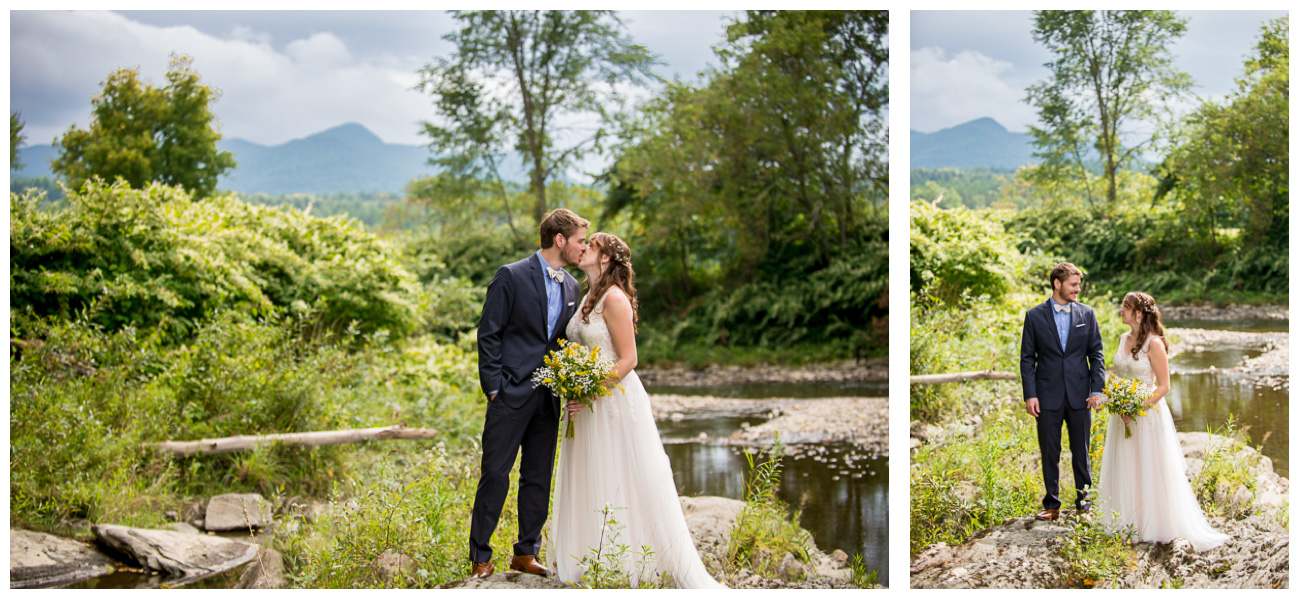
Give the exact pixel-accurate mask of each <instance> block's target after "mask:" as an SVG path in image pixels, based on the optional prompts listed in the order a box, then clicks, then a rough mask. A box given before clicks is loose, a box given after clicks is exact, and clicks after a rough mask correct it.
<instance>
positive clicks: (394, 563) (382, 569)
mask: <svg viewBox="0 0 1300 600" xmlns="http://www.w3.org/2000/svg"><path fill="white" fill-rule="evenodd" d="M414 565H415V561H413V560H411V557H409V556H407V555H405V554H400V553H397V552H393V551H392V550H391V549H389V550H384V553H383V554H380V555H379V558H376V559H375V565H374V568H375V577H377V578H378V579H379V581H382V582H384V583H389V584H391V583H395V582H398V581H400V580H401V579H402V578H404V577H406V575H408V574H409V573H410V572H411V568H412V567H413V566H414Z"/></svg>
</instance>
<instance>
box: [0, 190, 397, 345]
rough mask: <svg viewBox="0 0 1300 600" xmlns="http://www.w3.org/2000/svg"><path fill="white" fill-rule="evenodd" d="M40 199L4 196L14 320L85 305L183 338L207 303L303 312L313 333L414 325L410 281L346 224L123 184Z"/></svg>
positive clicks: (388, 253) (115, 320) (107, 321)
mask: <svg viewBox="0 0 1300 600" xmlns="http://www.w3.org/2000/svg"><path fill="white" fill-rule="evenodd" d="M38 198H39V197H38V196H35V195H31V194H28V195H24V196H14V195H11V196H10V199H11V202H10V213H9V214H10V265H11V269H12V274H11V284H12V288H11V291H10V298H9V300H10V306H11V307H12V308H13V310H14V312H15V314H16V315H21V318H19V319H16V321H15V322H16V323H21V321H22V320H23V319H27V318H30V317H43V316H60V317H62V318H64V319H69V318H71V317H72V316H73V315H76V314H79V313H81V312H85V313H86V314H87V315H88V317H89V318H90V319H91V320H93V321H94V322H96V323H99V324H102V325H104V326H106V327H109V328H110V329H116V328H120V327H123V326H126V325H131V324H134V325H136V326H139V327H142V328H145V329H152V328H155V327H157V328H160V329H162V330H164V331H167V332H169V334H171V335H173V336H176V337H184V336H186V335H189V334H190V333H191V332H193V331H194V330H195V328H196V327H197V323H198V322H199V320H201V319H203V318H204V317H205V316H207V315H208V314H210V313H211V312H212V311H214V310H218V309H233V310H235V311H238V312H241V313H246V314H248V315H250V316H252V315H257V314H261V313H265V312H266V311H269V310H270V309H272V308H274V307H281V308H289V309H291V310H292V311H294V312H295V313H305V312H308V311H309V310H310V312H311V314H312V315H313V316H314V318H315V326H316V329H317V330H320V331H326V330H328V331H342V330H343V329H344V328H346V327H348V326H349V325H350V324H352V323H353V322H356V324H357V327H358V328H359V329H360V330H361V331H363V332H373V331H378V330H383V329H387V330H389V331H391V332H394V333H402V332H407V331H411V330H412V329H413V328H414V327H415V322H416V313H415V310H416V306H415V304H414V303H413V302H412V299H413V298H414V296H415V291H416V288H415V278H414V277H413V276H412V275H411V274H410V273H409V272H407V271H406V270H405V269H403V268H402V267H401V265H400V264H399V263H398V257H397V255H396V252H395V251H394V250H393V249H392V248H391V246H390V245H389V244H387V243H386V242H384V241H382V240H380V239H378V238H376V237H375V236H373V235H371V234H368V233H366V232H365V231H364V230H363V229H362V228H361V227H360V226H359V225H357V224H356V223H355V222H353V221H348V220H344V219H342V218H338V217H335V218H331V219H316V218H312V217H308V216H305V215H303V214H301V213H300V212H298V211H286V210H277V209H273V208H268V207H262V206H255V205H250V204H245V203H243V202H241V201H239V200H237V199H235V198H233V197H231V196H215V197H211V198H208V199H205V200H193V199H191V198H190V196H189V194H187V193H185V192H184V191H181V190H179V189H177V188H172V187H167V186H161V185H156V184H154V185H150V186H149V187H148V188H147V189H143V190H134V189H131V188H129V187H128V186H127V185H126V184H125V183H124V182H120V181H119V182H118V183H115V184H113V185H111V186H110V185H105V184H102V183H97V182H92V183H89V184H87V186H86V187H85V188H84V189H83V190H82V191H80V192H76V193H72V194H71V195H70V196H69V197H68V198H67V200H68V203H69V205H70V206H69V207H68V208H67V209H61V210H54V211H44V210H40V209H39V208H38V206H37V204H38V201H39V199H38Z"/></svg>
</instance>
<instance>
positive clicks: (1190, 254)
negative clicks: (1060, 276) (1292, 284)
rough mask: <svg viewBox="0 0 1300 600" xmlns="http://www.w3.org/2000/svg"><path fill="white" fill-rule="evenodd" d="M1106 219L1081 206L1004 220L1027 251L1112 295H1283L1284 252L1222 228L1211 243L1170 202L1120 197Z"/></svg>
mask: <svg viewBox="0 0 1300 600" xmlns="http://www.w3.org/2000/svg"><path fill="white" fill-rule="evenodd" d="M1106 217H1107V218H1106V219H1104V220H1102V219H1098V218H1097V217H1096V215H1095V214H1094V213H1093V212H1092V211H1089V210H1087V209H1085V208H1083V207H1081V206H1078V205H1072V206H1071V205H1057V206H1047V205H1045V206H1041V207H1038V208H1030V209H1026V210H1022V211H1019V212H1017V213H1015V214H1013V215H1009V216H1007V217H1006V218H1005V223H1006V228H1007V229H1008V230H1010V231H1013V232H1016V233H1017V234H1019V235H1020V236H1021V237H1020V241H1019V244H1018V245H1019V247H1020V249H1021V250H1022V251H1024V252H1029V251H1039V252H1043V253H1045V254H1052V255H1058V256H1062V257H1064V258H1065V259H1066V260H1069V261H1070V262H1072V263H1074V264H1076V265H1079V267H1080V268H1082V269H1084V270H1085V271H1086V273H1087V277H1085V278H1084V280H1085V284H1086V285H1089V286H1091V287H1092V288H1093V289H1097V290H1107V291H1109V292H1111V293H1112V294H1113V295H1115V296H1122V295H1123V294H1124V293H1127V292H1130V291H1133V290H1141V291H1144V292H1147V293H1149V294H1152V295H1153V296H1155V298H1156V299H1157V301H1158V302H1160V303H1162V304H1174V303H1178V302H1180V301H1186V300H1193V301H1202V302H1203V301H1206V300H1210V301H1220V302H1222V301H1227V300H1236V301H1241V300H1242V299H1243V298H1244V299H1251V298H1262V299H1268V298H1279V297H1281V298H1285V295H1286V293H1287V281H1288V276H1287V272H1288V271H1287V269H1288V264H1289V262H1288V258H1287V256H1286V255H1285V254H1278V253H1277V252H1274V251H1269V250H1267V249H1265V248H1251V247H1248V242H1247V241H1246V240H1245V239H1244V238H1243V236H1241V235H1227V234H1226V232H1221V233H1220V234H1219V236H1218V237H1217V238H1216V240H1214V241H1213V242H1210V241H1207V240H1204V239H1202V238H1200V237H1198V236H1197V235H1196V234H1195V232H1194V231H1193V230H1191V229H1189V228H1188V226H1187V220H1186V219H1185V218H1184V215H1183V213H1182V212H1181V211H1179V210H1177V209H1176V208H1175V207H1171V206H1169V205H1165V204H1160V205H1156V206H1146V205H1141V204H1137V203H1128V204H1126V203H1124V202H1121V203H1120V204H1119V205H1117V206H1111V207H1110V209H1109V210H1108V211H1107V215H1106Z"/></svg>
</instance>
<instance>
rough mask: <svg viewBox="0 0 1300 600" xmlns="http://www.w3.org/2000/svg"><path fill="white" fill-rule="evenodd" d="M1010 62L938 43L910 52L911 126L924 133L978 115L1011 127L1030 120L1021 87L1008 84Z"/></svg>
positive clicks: (1011, 69) (1018, 128)
mask: <svg viewBox="0 0 1300 600" xmlns="http://www.w3.org/2000/svg"><path fill="white" fill-rule="evenodd" d="M1015 79H1016V67H1015V65H1013V64H1012V63H1010V62H1007V61H1003V60H997V59H994V58H990V57H988V56H985V55H984V54H982V53H980V52H978V51H975V50H961V51H959V52H957V53H956V54H953V55H949V53H948V52H946V51H944V50H943V49H942V48H936V47H927V48H919V49H915V50H913V51H912V65H911V88H912V91H911V101H912V110H911V119H912V123H911V128H912V129H915V130H917V131H923V132H926V133H930V132H933V131H936V130H939V129H944V128H946V127H952V126H954V125H960V124H962V123H965V122H967V121H971V120H974V119H978V118H980V117H992V118H993V119H994V120H996V121H997V122H998V123H1001V124H1002V126H1003V127H1006V128H1007V129H1008V130H1011V131H1025V129H1026V127H1027V125H1028V124H1029V123H1032V122H1034V121H1035V114H1034V110H1033V108H1031V107H1030V106H1029V105H1028V104H1025V103H1024V102H1022V101H1021V99H1022V98H1023V97H1024V87H1023V85H1020V84H1012V83H1010V82H1011V81H1014V80H1015Z"/></svg>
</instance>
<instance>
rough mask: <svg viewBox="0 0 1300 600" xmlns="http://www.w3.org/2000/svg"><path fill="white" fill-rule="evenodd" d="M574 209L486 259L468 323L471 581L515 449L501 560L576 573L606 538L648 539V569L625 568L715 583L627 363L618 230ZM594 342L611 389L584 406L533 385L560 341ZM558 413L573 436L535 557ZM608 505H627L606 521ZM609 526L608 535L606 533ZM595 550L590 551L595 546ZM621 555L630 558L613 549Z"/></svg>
mask: <svg viewBox="0 0 1300 600" xmlns="http://www.w3.org/2000/svg"><path fill="white" fill-rule="evenodd" d="M589 227H590V223H589V222H588V221H587V220H586V219H584V218H582V217H580V216H578V215H577V214H575V213H574V212H573V211H570V210H567V209H563V208H559V209H556V210H553V211H551V212H549V213H547V214H546V215H545V216H544V217H542V221H541V224H540V227H539V229H540V236H541V240H540V242H541V249H540V250H538V251H537V252H536V253H535V254H532V255H530V256H528V257H526V258H524V259H522V260H519V261H517V262H513V263H510V264H508V265H505V266H503V267H501V268H499V269H497V272H496V275H494V276H493V277H492V282H491V283H490V284H488V289H487V297H486V298H485V299H484V301H483V315H482V317H481V318H480V319H479V327H478V358H479V383H480V385H481V386H482V388H483V393H484V394H485V395H486V396H487V398H488V403H487V415H486V420H485V421H484V423H483V462H482V465H481V473H480V475H479V482H478V490H477V492H476V493H475V495H474V509H473V512H472V513H471V517H470V533H469V558H470V562H471V563H472V567H471V571H470V578H481V577H487V576H489V575H491V574H492V573H493V572H495V570H496V569H495V567H494V566H493V562H492V547H491V539H492V533H493V532H494V531H495V530H496V527H497V522H498V520H499V519H500V517H501V510H502V507H503V505H504V504H505V500H506V495H507V492H508V491H509V488H510V469H511V467H512V466H513V465H514V463H515V459H516V457H518V456H520V453H521V452H522V458H520V466H519V507H518V508H519V511H518V512H519V533H518V541H516V542H515V544H514V548H513V550H514V554H513V556H512V558H511V560H510V563H509V565H510V568H511V569H512V570H516V571H523V572H525V573H533V574H536V575H542V576H550V575H552V574H553V573H554V574H555V575H557V576H558V577H559V578H560V580H562V581H565V582H568V583H578V582H581V581H582V577H583V574H584V571H585V569H584V567H583V563H582V560H581V559H582V557H584V556H585V555H587V554H588V553H590V552H593V551H594V550H596V549H598V548H600V549H601V552H602V554H608V553H610V549H611V547H613V546H614V545H615V544H617V545H618V546H626V547H628V548H637V549H639V548H643V547H649V548H650V549H651V550H653V552H654V554H653V565H652V567H653V573H650V574H638V573H637V570H636V568H635V567H636V565H633V564H630V563H629V564H623V565H622V567H623V571H624V572H625V573H629V574H630V576H632V577H633V578H634V583H635V582H636V578H638V577H641V576H648V577H653V578H654V579H656V580H657V579H658V578H660V577H670V578H672V580H673V581H674V582H675V583H676V584H677V586H678V587H682V588H719V587H723V586H722V585H721V584H719V583H718V582H717V581H715V580H714V579H713V577H711V576H710V575H709V572H708V571H707V570H706V569H705V568H704V563H703V562H701V561H700V557H699V554H698V553H697V552H696V550H695V545H694V542H693V541H692V540H691V533H690V531H689V530H688V529H687V527H686V517H685V516H684V515H683V514H682V508H681V504H680V502H679V500H678V498H677V486H676V485H675V484H674V482H673V473H672V468H671V466H670V465H669V463H668V455H667V454H665V453H664V449H663V444H662V443H661V441H660V439H659V430H658V428H657V427H656V426H655V422H654V415H653V414H652V413H651V411H650V397H649V395H648V394H647V393H646V391H645V387H644V386H643V385H642V384H641V380H640V379H639V378H638V377H637V375H636V372H635V371H634V370H633V369H635V368H636V365H637V354H636V330H637V322H638V318H637V299H636V285H635V280H636V278H635V273H634V272H633V270H632V251H631V249H629V248H628V246H627V244H626V243H624V242H623V240H621V239H619V238H618V236H615V235H613V234H609V233H595V234H593V235H592V236H591V237H590V239H588V237H587V229H588V228H589ZM566 266H567V267H577V268H578V269H579V270H581V271H582V272H583V273H584V274H585V275H586V283H587V286H588V291H587V294H586V295H585V296H583V297H582V298H581V300H579V297H578V291H579V287H578V282H577V281H576V280H575V279H574V278H573V277H572V276H570V275H569V274H568V273H567V272H566V271H565V270H564V267H566ZM561 338H565V339H568V340H570V341H572V342H576V343H580V344H582V345H583V346H585V347H587V348H595V347H599V351H600V354H601V356H602V357H604V358H609V359H612V360H613V361H615V367H614V368H615V370H616V372H617V374H618V376H619V379H618V380H617V383H618V384H620V385H621V389H619V388H618V387H616V386H611V387H612V388H613V391H611V392H610V394H609V395H607V396H604V397H602V398H598V399H596V400H595V402H594V403H593V404H592V409H591V410H590V411H583V410H581V409H582V408H584V405H583V404H582V403H581V402H571V403H569V404H568V405H567V406H560V401H559V399H558V398H557V397H556V396H555V395H554V394H553V393H552V392H551V391H550V389H548V388H547V387H545V386H539V387H534V386H533V382H532V375H533V371H535V370H537V369H538V368H539V367H541V366H542V364H543V363H542V360H543V358H545V356H546V354H547V353H548V352H550V351H552V350H558V349H559V347H560V344H559V340H560V339H561ZM562 412H568V414H569V419H570V420H571V423H573V425H574V430H575V435H574V437H572V438H568V437H566V438H565V439H564V440H563V441H562V442H561V443H560V471H559V475H558V476H557V477H556V491H555V513H556V514H555V519H554V522H553V523H552V524H551V528H550V535H549V542H548V544H547V557H548V561H549V563H550V564H549V566H547V565H543V564H542V563H541V562H539V561H538V560H537V557H538V551H539V549H540V547H541V535H542V526H543V524H544V523H545V522H546V517H547V512H548V509H547V506H548V504H549V497H550V488H551V471H552V469H553V468H554V465H555V447H556V443H555V441H556V436H557V435H558V432H559V422H560V416H561V414H562ZM607 507H618V508H624V509H626V511H625V512H623V513H622V515H620V517H621V519H619V520H620V522H619V523H618V524H617V525H616V526H615V527H614V529H615V530H616V531H613V532H611V531H610V529H611V528H610V525H608V524H607V520H608V515H607ZM611 533H617V535H618V536H619V537H618V538H617V539H616V540H611V539H610V534H611ZM602 545H603V546H604V548H601V546H602ZM624 560H625V561H627V560H628V558H627V557H626V556H625V557H624Z"/></svg>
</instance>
